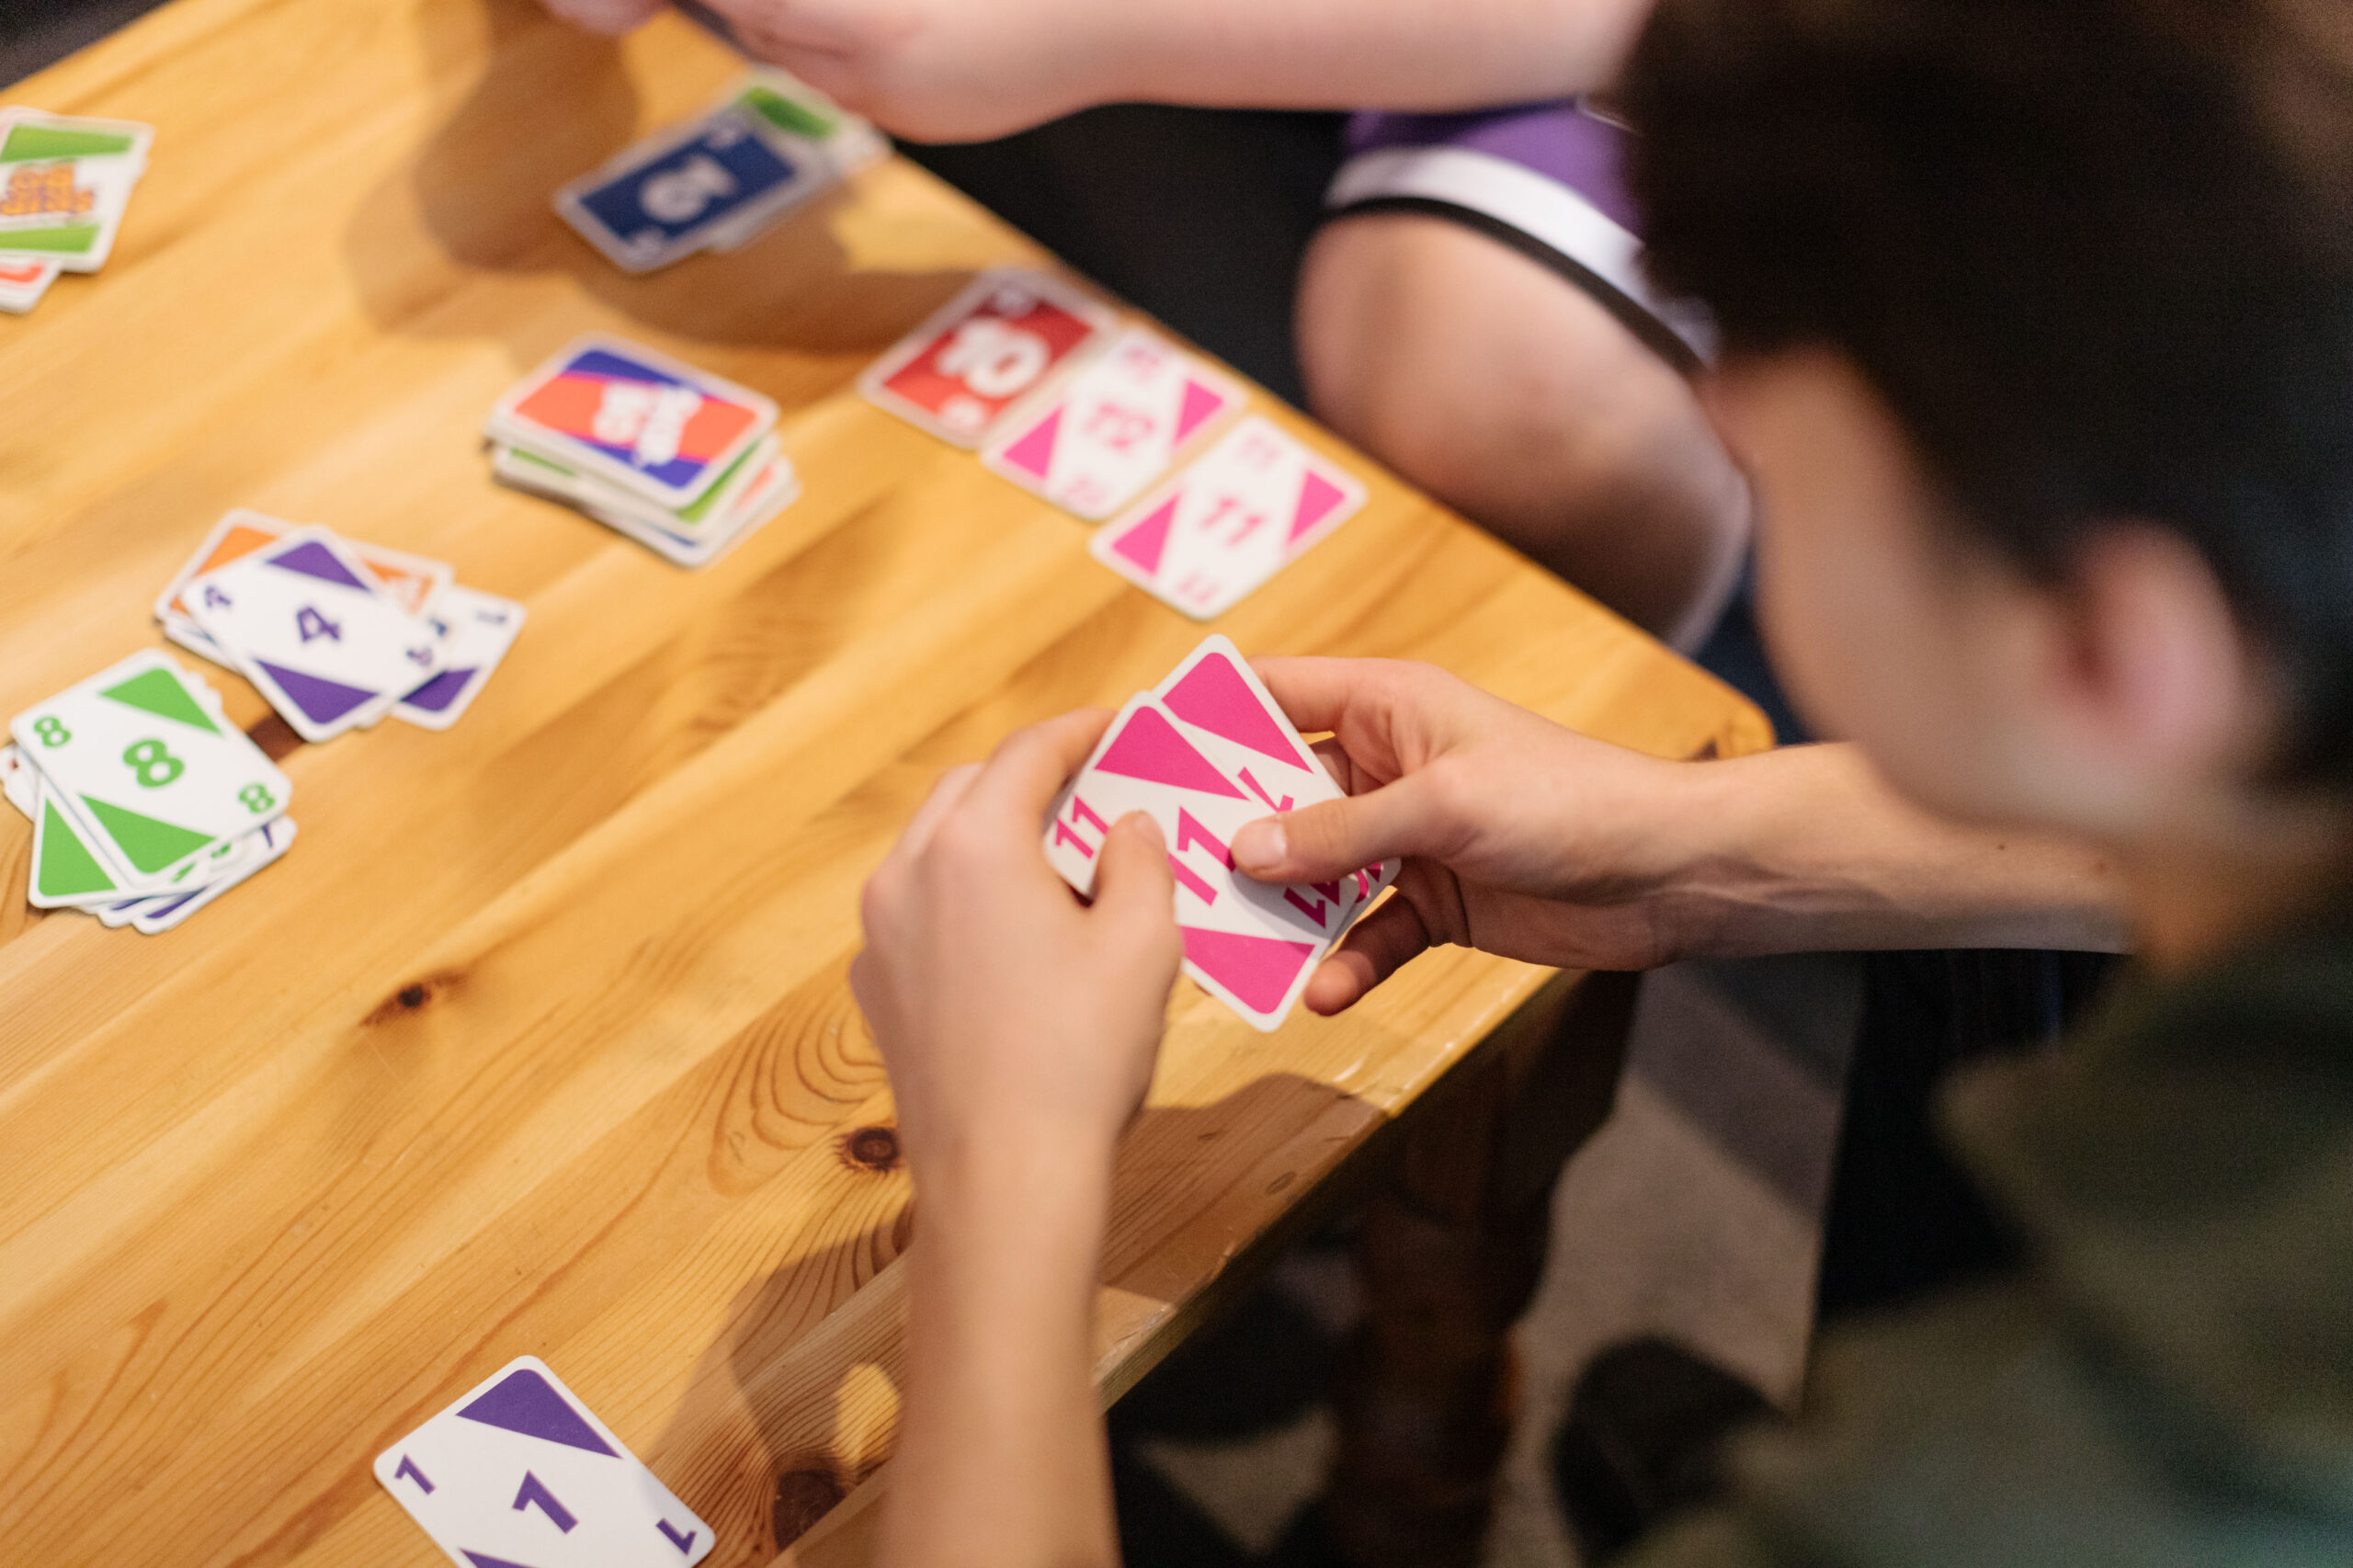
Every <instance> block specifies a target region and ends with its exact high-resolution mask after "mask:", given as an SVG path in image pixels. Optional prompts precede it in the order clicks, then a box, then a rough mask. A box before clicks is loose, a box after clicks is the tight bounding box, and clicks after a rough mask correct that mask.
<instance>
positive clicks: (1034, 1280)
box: [850, 711, 1181, 1568]
mask: <svg viewBox="0 0 2353 1568" xmlns="http://www.w3.org/2000/svg"><path fill="white" fill-rule="evenodd" d="M1110 717H1111V716H1110V714H1108V712H1103V711H1089V712H1083V713H1074V714H1070V715H1066V716H1065V717H1063V718H1061V719H1057V720H1054V721H1052V722H1049V723H1045V724H1040V725H1038V726H1037V727H1035V728H1033V729H1029V730H1024V731H1021V732H1020V733H1017V734H1015V735H1013V736H1012V737H1011V738H1009V739H1008V740H1006V743H1005V744H1003V745H1001V746H1000V747H998V748H997V751H996V754H995V756H992V757H991V758H990V759H989V761H988V762H987V763H986V764H984V765H982V766H978V767H963V768H959V769H957V770H955V771H954V772H952V773H950V774H949V775H948V776H947V777H946V778H943V779H942V780H941V781H940V784H939V787H938V789H937V790H934V792H933V794H932V796H931V799H930V800H929V801H926V803H925V805H924V807H923V808H922V810H921V811H919V812H917V813H916V814H915V818H914V820H913V821H912V822H911V823H910V824H909V825H908V828H907V831H906V833H905V835H904V836H903V837H902V838H901V840H900V841H899V844H898V846H896V847H895V848H893V849H892V852H891V854H890V856H889V857H888V858H886V859H885V860H884V861H883V863H882V865H881V868H880V869H877V870H876V872H875V874H874V876H873V879H872V880H871V881H870V882H869V883H868V884H867V889H866V896H865V902H864V905H863V913H864V916H865V924H866V937H867V946H866V949H865V951H864V952H862V953H860V954H859V955H858V960H857V961H856V963H855V964H853V965H852V967H851V971H850V983H851V984H852V986H853V987H854V988H855V989H856V991H857V993H858V1004H859V1006H861V1007H862V1008H863V1009H864V1010H865V1013H866V1017H867V1018H868V1021H869V1022H870V1024H871V1025H872V1026H873V1029H874V1037H875V1040H876V1043H877V1044H878V1045H879V1046H880V1047H881V1051H882V1055H883V1060H884V1062H885V1063H886V1064H887V1065H888V1067H889V1068H890V1073H891V1087H892V1095H893V1096H894V1097H895V1099H896V1101H897V1105H898V1117H899V1134H900V1143H901V1147H902V1148H903V1149H904V1151H905V1154H906V1158H907V1163H908V1165H909V1168H910V1169H911V1171H912V1173H913V1175H914V1176H915V1196H916V1202H917V1204H918V1206H919V1207H918V1212H919V1214H920V1216H921V1218H920V1221H919V1224H918V1229H917V1234H916V1239H915V1245H914V1247H913V1249H912V1250H911V1253H910V1256H909V1257H908V1260H907V1267H908V1268H909V1270H910V1292H911V1301H910V1306H909V1313H908V1323H907V1388H906V1394H905V1399H904V1404H903V1406H902V1411H901V1417H900V1437H899V1443H898V1452H897V1456H896V1458H895V1459H894V1460H893V1461H892V1472H891V1491H890V1496H889V1499H888V1500H887V1502H886V1503H885V1505H884V1508H885V1513H884V1517H883V1527H882V1542H881V1556H882V1558H883V1561H884V1562H886V1563H887V1564H889V1565H891V1568H920V1565H924V1564H931V1563H943V1564H944V1563H951V1562H952V1563H955V1564H957V1565H958V1568H1049V1565H1051V1568H1086V1565H1087V1564H1104V1565H1108V1564H1111V1563H1115V1562H1117V1561H1118V1559H1119V1547H1118V1540H1117V1536H1116V1533H1115V1531H1114V1529H1113V1525H1112V1516H1111V1488H1110V1472H1109V1466H1108V1460H1107V1458H1106V1456H1105V1450H1104V1439H1103V1423H1102V1417H1101V1413H1100V1411H1099V1409H1098V1407H1097V1402H1096V1397H1095V1390H1094V1383H1093V1379H1092V1375H1091V1369H1092V1366H1093V1362H1094V1345H1093V1338H1092V1328H1093V1322H1094V1311H1095V1290H1096V1275H1097V1267H1098V1263H1099V1258H1100V1255H1101V1249H1102V1240H1103V1226H1104V1221H1105V1217H1106V1211H1107V1208H1108V1202H1109V1194H1110V1178H1111V1160H1112V1151H1113V1148H1114V1146H1115V1144H1116V1143H1117V1142H1118V1140H1119V1136H1120V1131H1121V1130H1122V1129H1123V1128H1125V1127H1126V1125H1127V1123H1128V1119H1129V1118H1130V1117H1131V1116H1132V1115H1133V1114H1134V1112H1135V1109H1136V1108H1137V1106H1138V1105H1139V1104H1141V1103H1142V1099H1143V1094H1144V1089H1145V1087H1146V1086H1147V1085H1148V1084H1149V1083H1150V1081H1151V1077H1152V1067H1153V1061H1154V1056H1155V1054H1156V1053H1157V1051H1158V1049H1159V1042H1160V1030H1161V1024H1162V1020H1163V1018H1164V1016H1165V1010H1166V1007H1167V1001H1168V990H1169V987H1170V985H1172V984H1173V983H1175V981H1176V965H1177V961H1178V959H1179V957H1180V955H1181V948H1180V944H1179V940H1178V937H1177V934H1176V919H1175V916H1174V915H1173V914H1172V912H1171V911H1172V908H1173V888H1172V883H1171V881H1170V877H1169V871H1168V865H1167V854H1166V849H1165V846H1164V845H1163V844H1162V842H1161V838H1160V834H1159V831H1158V829H1157V828H1155V827H1154V825H1153V824H1152V822H1151V819H1150V818H1148V817H1143V816H1141V815H1138V816H1133V817H1130V818H1127V819H1125V820H1124V821H1122V822H1120V823H1119V824H1115V826H1114V829H1113V831H1112V833H1111V835H1109V838H1108V840H1107V842H1106V844H1105V846H1104V849H1103V857H1102V862H1101V869H1100V870H1099V871H1098V872H1097V878H1098V881H1097V890H1096V899H1095V902H1094V903H1093V904H1092V905H1082V904H1080V903H1079V902H1078V900H1077V899H1076V898H1074V896H1073V895H1072V893H1071V891H1070V889H1069V888H1067V887H1065V886H1064V885H1063V882H1062V881H1061V880H1060V879H1059V878H1058V877H1056V876H1055V875H1054V873H1053V872H1052V870H1051V869H1049V868H1048V867H1047V865H1046V858H1045V856H1044V854H1043V853H1042V852H1041V851H1040V847H1039V835H1040V824H1041V823H1042V822H1043V821H1044V819H1045V814H1046V811H1047V809H1048V807H1049V806H1050V805H1051V803H1052V800H1053V796H1054V793H1055V791H1056V790H1059V789H1060V788H1061V787H1062V784H1063V780H1064V779H1066V778H1068V777H1069V776H1070V774H1071V773H1072V772H1073V771H1074V770H1075V769H1076V768H1077V767H1078V766H1079V764H1080V763H1081V762H1083V761H1084V760H1085V759H1086V754H1087V753H1088V751H1089V750H1091V749H1092V748H1093V746H1094V744H1095V743H1096V741H1097V739H1099V738H1100V736H1101V735H1102V733H1103V729H1104V726H1105V725H1106V724H1107V723H1108V722H1109V720H1110Z"/></svg>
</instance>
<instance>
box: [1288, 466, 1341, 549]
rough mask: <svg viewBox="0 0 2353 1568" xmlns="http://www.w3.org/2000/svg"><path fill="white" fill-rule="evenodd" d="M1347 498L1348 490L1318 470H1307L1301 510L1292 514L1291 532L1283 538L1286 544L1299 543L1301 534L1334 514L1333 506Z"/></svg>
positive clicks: (1300, 493) (1301, 491) (1301, 484)
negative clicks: (1344, 489)
mask: <svg viewBox="0 0 2353 1568" xmlns="http://www.w3.org/2000/svg"><path fill="white" fill-rule="evenodd" d="M1346 499H1347V492H1345V491H1343V490H1342V489H1341V488H1340V487H1339V486H1338V485H1336V484H1335V483H1332V482H1331V481H1330V480H1328V479H1326V478H1324V476H1323V475H1322V474H1320V473H1318V472H1315V471H1314V470H1313V469H1312V468H1311V469H1309V470H1308V471H1307V474H1306V477H1305V478H1303V479H1302V480H1301V481H1300V485H1299V510H1298V511H1297V512H1294V513H1293V514H1291V519H1290V533H1289V534H1288V535H1286V536H1285V537H1284V539H1283V543H1284V544H1286V545H1292V544H1297V543H1298V542H1299V539H1300V536H1301V535H1302V534H1303V533H1306V532H1307V531H1308V530H1309V529H1311V528H1314V526H1315V525H1316V524H1318V523H1320V522H1322V521H1323V520H1324V518H1326V517H1330V516H1331V515H1332V508H1333V507H1335V506H1338V505H1339V504H1340V503H1341V502H1342V501H1344V500H1346Z"/></svg>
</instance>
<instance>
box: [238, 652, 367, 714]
mask: <svg viewBox="0 0 2353 1568" xmlns="http://www.w3.org/2000/svg"><path fill="white" fill-rule="evenodd" d="M254 663H255V664H256V665H260V666H261V667H262V668H263V669H265V670H267V671H268V672H269V678H270V679H272V680H274V681H276V682H277V683H278V688H279V689H280V690H282V691H283V692H285V693H286V695H287V696H288V697H289V698H290V699H292V700H293V703H294V706H295V707H297V708H300V709H301V710H302V716H303V717H304V718H306V719H308V720H310V721H311V722H313V724H328V723H333V722H335V720H337V719H340V718H342V717H343V716H344V715H345V714H346V713H348V712H350V711H351V710H353V709H355V708H357V707H358V706H359V705H360V704H361V703H363V702H372V701H374V700H375V699H377V697H378V696H380V695H381V693H378V692H373V691H365V690H362V689H361V688H360V687H356V686H346V685H344V684H343V682H341V681H339V680H328V679H327V678H326V677H325V676H306V675H304V674H303V673H302V672H301V670H290V669H288V668H287V667H286V666H285V665H273V664H271V663H270V662H269V661H268V660H267V659H256V660H255V661H254Z"/></svg>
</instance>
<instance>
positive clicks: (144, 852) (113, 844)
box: [8, 652, 293, 893]
mask: <svg viewBox="0 0 2353 1568" xmlns="http://www.w3.org/2000/svg"><path fill="white" fill-rule="evenodd" d="M8 728H9V733H10V734H11V736H13V737H14V739H15V740H16V743H17V745H18V746H19V747H20V748H22V750H23V752H24V755H25V756H26V757H27V758H28V760H29V761H30V762H31V763H32V764H33V766H34V767H37V768H39V769H40V774H41V778H42V781H43V782H44V783H45V784H46V785H47V786H48V787H49V789H48V792H47V793H46V794H45V796H44V797H43V799H44V800H45V801H48V802H49V803H50V804H51V805H53V806H55V807H56V808H57V809H58V811H59V812H60V814H61V818H62V819H63V820H64V821H66V822H68V823H70V824H71V827H72V830H73V832H74V835H75V836H76V837H77V838H78V839H79V840H80V841H81V842H82V843H83V845H84V846H85V848H86V849H87V850H89V851H90V854H91V858H92V859H93V860H94V862H96V863H97V866H98V869H99V870H100V871H102V872H103V873H105V875H106V876H107V878H108V881H112V882H113V883H114V884H115V886H116V887H117V888H119V889H120V890H121V891H122V892H126V893H130V892H158V891H161V890H164V889H167V888H169V887H171V886H172V885H173V882H174V881H175V879H176V876H177V875H178V874H179V873H180V872H182V871H183V870H185V869H188V867H189V866H190V865H192V864H195V863H198V862H199V861H200V860H201V859H202V858H203V857H204V855H205V854H206V852H207V851H209V850H210V849H211V848H212V847H213V846H216V845H218V844H219V843H221V842H222V840H224V839H230V838H234V837H236V836H237V835H239V834H241V833H245V832H248V831H250V830H251V829H253V828H255V827H257V826H259V825H260V824H263V823H266V822H269V821H272V820H274V819H275V818H277V817H278V816H281V815H283V814H284V813H285V811H286V802H287V801H288V799H289V797H290V795H291V794H292V792H293V787H292V785H290V783H289V782H288V781H287V778H286V776H285V775H284V774H283V773H280V772H279V771H278V769H277V768H275V767H271V766H270V762H269V759H268V758H267V757H266V756H263V755H262V754H261V748H260V747H258V746H256V745H255V744H253V742H252V741H251V740H249V739H247V738H246V737H245V735H244V733H241V732H239V731H238V730H235V729H233V728H232V727H231V726H230V725H229V723H228V722H227V720H226V719H224V718H223V717H222V712H221V706H220V699H218V698H216V697H214V696H213V694H212V691H211V689H210V687H206V686H205V685H204V684H203V683H202V682H201V681H198V680H196V679H194V678H193V677H191V676H189V675H188V673H187V672H186V671H184V670H182V669H181V668H180V667H179V665H176V664H174V663H173V662H172V661H171V660H170V659H169V658H167V657H166V656H165V655H164V654H161V653H152V652H150V653H134V654H132V655H131V657H130V658H128V659H125V660H123V661H122V662H121V663H120V664H118V665H112V666H110V667H108V668H107V669H105V670H101V671H100V672H99V673H98V674H97V675H95V676H91V677H90V678H89V679H87V680H85V681H83V682H81V683H80V684H78V685H75V686H72V687H67V688H66V689H65V690H63V691H62V692H60V693H58V694H57V695H56V696H55V697H52V698H51V699H48V700H47V701H45V702H40V703H36V704H35V705H34V706H32V707H31V708H29V709H27V710H25V711H24V712H22V713H19V714H17V717H16V718H15V720H14V721H12V722H11V723H10V724H9V727H8ZM45 815H46V813H45V812H44V817H45ZM45 825H46V824H45V823H40V822H37V824H36V832H37V833H38V832H40V831H41V830H42V828H43V827H44V826H45Z"/></svg>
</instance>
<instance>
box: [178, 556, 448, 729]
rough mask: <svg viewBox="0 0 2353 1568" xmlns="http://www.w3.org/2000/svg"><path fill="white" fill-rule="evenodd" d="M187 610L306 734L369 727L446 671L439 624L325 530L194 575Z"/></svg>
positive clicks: (264, 693)
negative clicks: (399, 598) (414, 609)
mask: <svg viewBox="0 0 2353 1568" xmlns="http://www.w3.org/2000/svg"><path fill="white" fill-rule="evenodd" d="M183 597H185V598H186V599H187V601H188V613H189V614H190V615H192V616H194V617H195V618H196V623H197V625H198V626H199V627H201V628H202V629H203V630H204V631H205V633H206V634H207V635H208V636H210V638H211V639H212V641H213V642H217V643H219V644H220V645H221V647H222V649H223V650H224V651H225V652H226V653H228V655H229V657H230V658H231V659H233V661H235V663H236V665H237V669H238V671H239V672H240V673H241V674H243V675H244V676H245V678H246V679H248V680H250V681H252V682H253V683H254V685H256V687H260V688H261V693H262V695H263V696H264V697H267V699H269V704H270V706H271V707H273V708H275V709H277V710H278V712H279V714H281V715H282V716H283V717H284V718H285V720H286V722H288V723H290V724H291V725H293V726H294V729H295V731H296V733H299V734H300V735H301V737H302V738H303V739H304V740H306V741H313V742H317V741H324V740H328V739H331V738H333V737H334V736H335V735H339V734H341V733H343V732H344V731H346V730H349V729H355V728H357V727H358V726H360V725H363V724H372V723H374V722H376V721H377V720H379V719H381V718H382V717H383V716H384V715H385V714H386V713H387V712H389V711H391V710H392V704H394V703H395V702H398V701H399V700H400V699H401V698H402V697H404V695H406V694H407V693H409V692H411V691H414V690H415V689H416V688H417V687H419V686H422V685H423V684H424V683H425V682H426V681H427V680H430V679H431V678H432V677H433V676H436V675H438V674H439V673H440V669H441V653H440V643H439V639H438V635H437V634H436V633H435V631H434V630H433V628H432V627H431V626H430V625H429V624H428V623H426V621H425V620H423V619H420V618H418V617H416V616H413V615H411V614H409V613H408V611H407V610H406V609H405V608H404V607H403V606H401V605H400V604H399V603H398V602H396V601H395V600H394V599H393V598H392V596H391V595H390V594H389V593H387V592H386V591H385V590H384V587H383V585H382V584H381V583H379V582H377V581H376V579H375V578H374V576H372V575H371V574H369V571H368V569H367V567H366V566H365V565H363V564H362V563H361V562H360V561H359V560H358V557H356V556H355V555H353V554H352V553H351V550H350V547H349V546H347V545H346V544H345V543H344V542H343V541H342V540H339V539H337V538H336V537H335V535H334V534H333V533H331V532H330V531H328V530H327V529H325V528H297V529H295V530H294V531H293V532H292V533H290V534H288V535H287V536H286V537H285V538H284V539H282V540H278V542H277V543H276V544H274V545H272V546H270V547H269V548H268V549H267V550H257V551H254V552H253V553H252V554H251V555H244V556H240V557H238V558H237V559H236V560H234V561H232V562H229V563H228V564H227V565H225V566H222V567H220V568H218V569H217V570H215V571H211V572H208V573H206V574H204V575H202V576H200V577H198V578H196V579H194V580H193V581H191V582H190V583H189V584H188V587H187V588H186V589H185V590H184V591H183Z"/></svg>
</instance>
